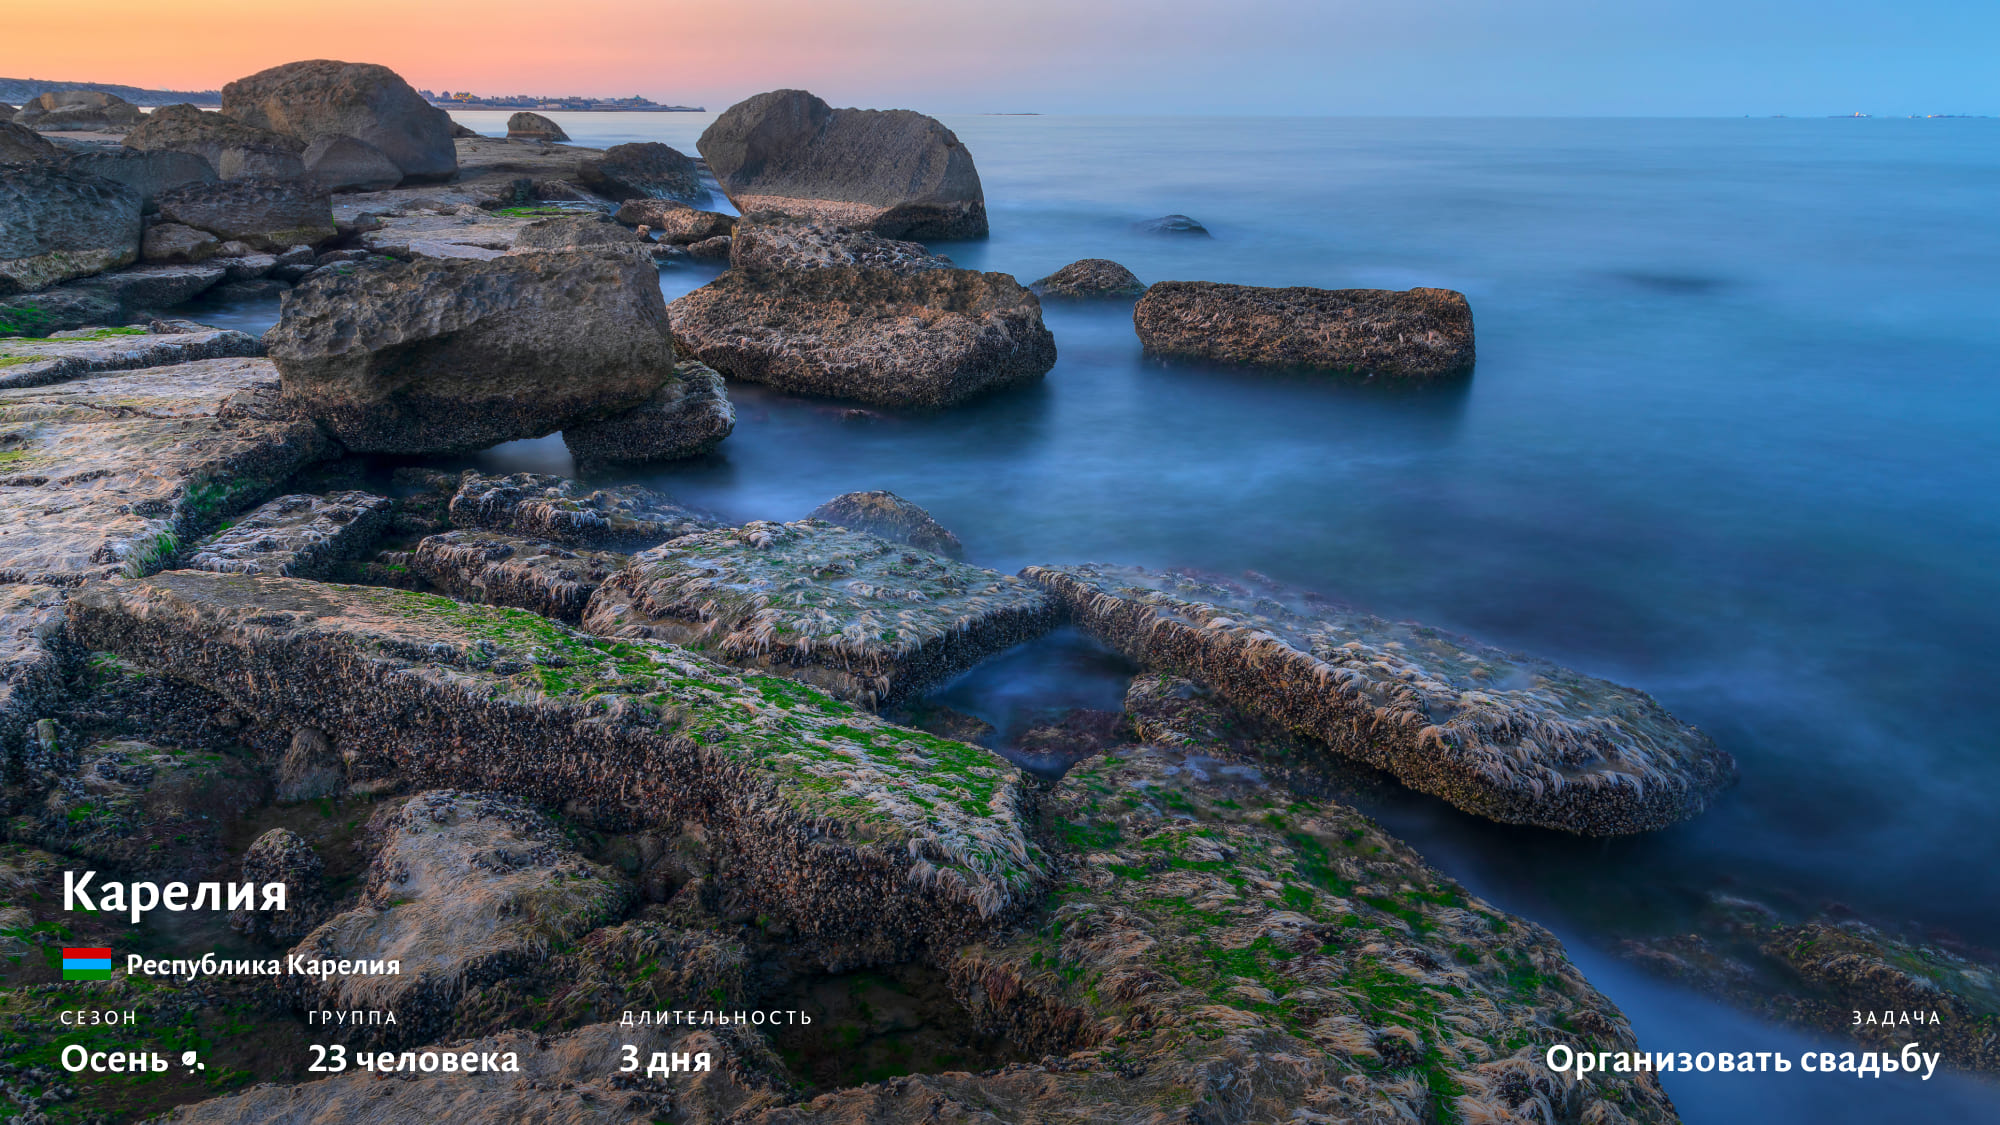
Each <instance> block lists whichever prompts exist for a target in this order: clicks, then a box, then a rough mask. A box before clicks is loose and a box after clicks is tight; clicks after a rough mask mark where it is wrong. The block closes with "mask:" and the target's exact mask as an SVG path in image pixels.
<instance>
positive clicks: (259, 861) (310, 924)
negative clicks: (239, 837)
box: [229, 828, 332, 943]
mask: <svg viewBox="0 0 2000 1125" xmlns="http://www.w3.org/2000/svg"><path fill="white" fill-rule="evenodd" d="M242 870H243V881H244V882H246V883H256V884H257V885H258V886H260V887H262V886H265V885H267V884H270V883H283V884H284V885H285V909H283V910H282V911H279V910H232V911H230V913H229V928H230V929H232V930H235V931H236V932H237V933H240V934H242V935H244V936H245V937H250V938H254V939H260V940H265V941H271V942H286V943H290V942H295V941H297V940H299V939H300V938H302V937H304V936H305V935H306V934H308V933H310V932H311V931H312V929H313V928H314V927H315V926H318V925H319V924H320V923H321V922H323V921H325V920H326V915H327V912H328V910H329V908H330V907H331V906H332V903H331V902H330V901H329V900H328V898H327V893H326V879H325V875H326V864H325V863H324V862H323V861H322V860H321V859H320V858H319V853H317V852H315V851H313V848H312V845H311V844H308V843H306V841H305V839H304V837H302V836H300V835H299V834H298V833H296V832H294V831H292V830H291V829H289V828H273V829H271V830H270V831H269V832H266V833H264V834H263V835H262V836H259V837H257V839H256V840H254V841H253V842H252V843H251V844H250V850H249V851H247V852H245V853H243V869H242Z"/></svg>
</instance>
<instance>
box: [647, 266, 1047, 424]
mask: <svg viewBox="0 0 2000 1125" xmlns="http://www.w3.org/2000/svg"><path fill="white" fill-rule="evenodd" d="M672 316H673V324H674V342H675V344H676V346H677V347H678V348H679V350H680V351H681V353H682V354H684V355H692V356H694V357H695V358H696V359H699V360H701V361H702V362H703V363H706V364H708V365H709V366H710V367H713V368H715V369H716V370H717V371H720V372H722V374H723V375H725V376H727V377H728V378H730V379H741V380H743V381H745V382H750V383H765V384H768V385H770V386H773V387H777V388H779V389H780V390H785V391H792V392H795V393H803V394H818V395H827V396H829V397H833V398H846V399H858V400H860V401H862V402H866V403H873V404H877V405H884V406H933V407H936V406H950V405H952V404H954V403H958V402H961V401H963V400H965V399H967V398H970V397H972V396H973V395H976V394H979V393H982V392H985V391H990V390H997V389H999V388H1001V387H1006V386H1011V385H1014V384H1017V383H1025V382H1032V381H1033V380H1036V379H1039V378H1041V377H1042V376H1043V375H1044V374H1047V372H1048V370H1049V368H1051V367H1053V366H1055V361H1056V345H1055V337H1054V336H1053V335H1051V334H1050V333H1049V330H1048V328H1047V327H1045V326H1044V325H1043V324H1042V307H1041V304H1040V303H1039V302H1037V301H1036V300H1035V297H1034V295H1033V294H1031V293H1029V292H1028V291H1027V290H1026V289H1023V288H1021V286H1020V283H1019V282H1016V281H1015V280H1014V279H1013V278H1011V277H1009V276H1007V275H1006V274H1002V273H979V272H977V271H974V270H960V269H927V270H921V271H918V272H915V273H910V274H902V273H897V272H894V271H891V270H883V269H864V268H859V267H853V266H844V267H829V268H825V269H810V270H785V271H750V270H729V271H727V272H725V273H724V274H723V275H722V276H720V277H718V278H716V279H715V280H714V281H712V282H710V283H708V284H707V285H705V286H703V287H701V288H700V289H697V290H695V291H694V292H692V293H690V294H688V295H687V296H685V297H682V298H680V299H679V300H677V301H675V302H674V303H673V306H672Z"/></svg>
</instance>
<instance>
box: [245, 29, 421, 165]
mask: <svg viewBox="0 0 2000 1125" xmlns="http://www.w3.org/2000/svg"><path fill="white" fill-rule="evenodd" d="M222 112H223V113H224V114H225V115H226V116H228V117H231V118H234V119H235V120H237V121H240V122H242V123H244V124H245V125H250V126H253V127H256V128H260V129H269V130H271V131H272V132H276V133H283V134H284V135H286V136H288V137H291V138H292V139H294V140H296V141H298V142H299V143H301V144H311V143H312V142H314V141H316V140H318V139H319V138H321V137H324V136H328V135H334V136H348V137H355V138H357V139H359V140H362V141H366V142H367V143H368V144H369V145H371V146H373V147H374V148H375V149H376V150H378V151H380V152H381V153H382V155H383V156H386V157H387V158H388V159H389V160H390V161H391V162H392V163H394V164H395V165H396V167H398V168H400V169H402V172H403V178H404V179H406V180H416V181H426V182H428V181H435V180H448V179H450V178H451V177H452V176H454V175H456V174H457V172H458V153H457V150H456V149H454V148H453V147H452V141H451V118H450V117H449V116H447V115H446V114H445V112H444V111H443V110H441V109H438V108H436V107H435V106H432V105H431V104H430V103H428V102H426V101H424V99H423V98H421V97H419V96H418V94H417V92H416V91H415V90H413V89H411V88H410V84H409V83H407V82H405V81H403V79H402V78H401V77H399V76H398V75H397V74H396V72H395V71H393V70H390V69H389V68H388V67H386V66H376V65H374V64H373V63H346V62H335V61H333V60H330V59H314V60H311V61H308V62H294V63H286V64H285V65H283V66H274V67H272V68H270V69H269V70H261V71H258V72H257V73H256V74H253V75H251V76H249V77H248V78H239V79H237V80H236V81H234V82H231V83H230V84H229V85H227V86H224V87H223V88H222Z"/></svg>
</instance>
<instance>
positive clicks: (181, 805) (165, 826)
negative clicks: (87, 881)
mask: <svg viewBox="0 0 2000 1125" xmlns="http://www.w3.org/2000/svg"><path fill="white" fill-rule="evenodd" d="M66 780H67V781H68V784H56V785H53V786H51V787H50V788H49V790H48V797H47V799H46V800H45V801H44V802H43V804H42V807H41V809H40V810H38V811H37V812H36V813H35V814H33V816H32V818H31V826H30V825H24V824H22V823H21V822H20V821H16V822H15V823H14V824H13V825H12V826H10V834H11V835H14V836H15V837H16V838H17V839H21V840H22V841H23V842H29V843H33V844H35V845H36V846H38V847H43V848H47V849H49V850H50V851H54V852H66V853H68V854H70V855H74V856H77V857H79V858H81V859H86V860H90V861H93V862H95V863H101V864H106V865H109V866H112V867H114V868H119V869H122V870H126V871H133V872H144V873H147V874H158V875H167V876H179V877H183V878H192V877H194V876H198V875H203V874H206V873H207V872H208V871H210V870H211V869H212V868H214V867H215V866H216V865H217V864H218V863H220V862H221V861H222V858H223V850H222V838H221V833H222V826H223V825H225V824H227V823H229V822H230V821H233V820H235V819H236V818H237V817H239V816H241V815H242V814H243V813H245V812H247V811H249V810H250V809H252V808H254V807H256V806H257V805H259V804H262V803H263V802H264V800H265V797H266V795H267V789H266V786H265V784H264V781H263V779H262V778H260V777H258V776H257V772H256V770H255V769H253V768H252V767H251V765H250V764H249V763H248V762H246V761H243V760H241V759H238V758H233V757H229V756H227V755H222V754H210V753H197V752H192V751H186V750H174V749H167V748H163V747H159V746H153V745H150V744H148V743H144V742H133V741H126V740H113V741H106V742H99V743H96V744H94V745H92V746H89V747H86V748H85V749H83V750H82V751H81V753H80V754H79V755H78V757H77V765H76V768H75V770H74V771H71V772H69V774H68V777H67V779H66ZM23 829H25V831H23Z"/></svg>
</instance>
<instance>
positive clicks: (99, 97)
mask: <svg viewBox="0 0 2000 1125" xmlns="http://www.w3.org/2000/svg"><path fill="white" fill-rule="evenodd" d="M144 116H145V114H144V112H142V111H141V110H140V109H139V107H138V106H136V105H133V104H132V103H131V102H128V101H126V100H125V99H124V98H121V97H119V96H118V95H116V94H107V93H105V92H104V91H102V90H51V91H49V92H48V93H45V94H38V95H36V96H35V97H33V98H30V99H28V102H27V104H26V105H23V106H22V107H21V108H20V109H19V110H18V111H16V112H15V114H14V122H15V124H18V125H26V126H27V127H29V128H30V129H43V130H51V129H74V130H81V131H94V130H99V129H121V128H126V127H129V126H132V125H136V124H138V122H139V120H140V119H141V118H143V117H144Z"/></svg>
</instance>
